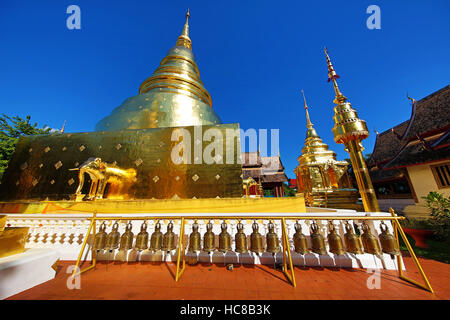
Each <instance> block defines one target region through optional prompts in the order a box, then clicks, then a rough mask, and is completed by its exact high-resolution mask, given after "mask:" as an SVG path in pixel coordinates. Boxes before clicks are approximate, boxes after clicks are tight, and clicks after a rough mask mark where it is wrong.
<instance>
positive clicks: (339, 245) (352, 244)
mask: <svg viewBox="0 0 450 320" xmlns="http://www.w3.org/2000/svg"><path fill="white" fill-rule="evenodd" d="M294 227H295V231H296V232H295V234H294V237H293V238H294V239H293V240H294V248H295V249H294V250H295V252H297V253H300V254H306V253H308V252H309V250H308V246H307V242H306V236H305V235H304V234H303V233H302V232H301V226H300V224H299V223H298V222H296V224H295V225H294ZM362 228H363V231H364V233H363V234H362V235H361V238H360V237H359V236H357V235H356V234H355V233H354V232H353V229H352V227H351V226H350V224H349V223H348V222H347V221H346V222H345V230H346V233H345V234H344V241H345V247H346V250H345V249H344V245H343V241H342V238H341V236H340V235H339V234H337V232H336V227H335V226H334V224H333V223H332V222H331V221H330V222H329V227H328V229H329V234H328V237H327V238H328V245H329V248H330V252H331V253H334V254H337V255H340V254H344V253H345V251H347V252H350V253H354V254H362V253H363V250H362V247H364V252H366V253H370V254H374V255H381V251H382V252H384V253H388V254H390V255H399V254H400V251H399V248H398V245H397V243H396V241H395V238H394V237H393V236H392V234H390V233H389V231H388V228H387V226H386V224H385V223H384V222H383V221H382V222H381V231H382V232H381V234H380V236H379V238H380V242H381V248H382V250H380V244H379V242H378V240H377V238H376V237H375V236H374V235H373V234H372V233H371V230H370V227H369V226H368V225H367V224H366V223H363V225H362ZM310 230H311V244H312V252H314V253H317V254H320V255H324V254H326V253H327V250H326V246H325V240H324V237H323V236H322V234H321V233H320V232H319V228H318V226H317V224H316V222H313V223H312V224H311V226H310ZM361 240H362V246H361Z"/></svg>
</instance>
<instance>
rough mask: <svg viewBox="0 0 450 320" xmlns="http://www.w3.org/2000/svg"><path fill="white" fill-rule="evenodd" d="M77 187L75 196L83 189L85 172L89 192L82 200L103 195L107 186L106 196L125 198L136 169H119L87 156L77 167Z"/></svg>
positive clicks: (127, 196) (94, 198)
mask: <svg viewBox="0 0 450 320" xmlns="http://www.w3.org/2000/svg"><path fill="white" fill-rule="evenodd" d="M69 170H78V171H79V172H78V180H79V183H78V187H77V190H76V191H75V196H80V195H81V191H82V190H83V186H84V181H85V174H88V175H89V177H90V179H91V181H92V182H91V186H90V188H89V193H88V194H87V195H86V196H85V197H84V198H83V200H96V199H103V198H104V197H105V189H106V186H108V196H107V197H108V198H115V199H126V198H129V195H128V191H129V189H130V187H131V185H132V184H133V183H134V182H135V180H136V170H135V169H133V168H131V169H121V168H119V167H117V166H115V165H111V164H108V163H106V162H103V161H102V159H101V158H89V159H88V160H87V161H85V162H84V163H83V164H81V165H80V166H79V167H78V168H74V169H69Z"/></svg>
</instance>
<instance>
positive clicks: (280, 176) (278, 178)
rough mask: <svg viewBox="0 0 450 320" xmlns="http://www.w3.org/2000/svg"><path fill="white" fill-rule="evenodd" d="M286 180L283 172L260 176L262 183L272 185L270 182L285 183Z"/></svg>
mask: <svg viewBox="0 0 450 320" xmlns="http://www.w3.org/2000/svg"><path fill="white" fill-rule="evenodd" d="M287 181H288V178H287V177H286V174H285V173H284V172H276V173H270V174H264V175H263V176H262V182H263V183H272V182H287Z"/></svg>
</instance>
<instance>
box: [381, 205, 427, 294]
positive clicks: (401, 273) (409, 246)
mask: <svg viewBox="0 0 450 320" xmlns="http://www.w3.org/2000/svg"><path fill="white" fill-rule="evenodd" d="M389 212H390V213H391V215H392V216H395V212H394V209H392V208H389ZM392 223H393V225H394V224H395V227H394V230H395V229H396V231H395V233H396V234H397V243H399V238H398V233H400V236H401V237H402V239H403V241H404V242H405V245H406V248H407V249H408V252H409V254H410V255H411V257H412V258H413V261H414V264H415V265H416V267H417V269H419V273H420V275H421V276H422V279H423V281H424V282H425V285H424V284H421V283H419V282H417V281H415V280H413V279H411V278H408V277H406V276H405V275H403V270H402V264H401V262H400V263H398V267H399V278H400V279H403V280H405V281H407V282H409V283H412V284H414V285H416V286H418V287H420V288H422V289H425V290H427V291H429V292H431V293H434V291H433V288H432V287H431V285H430V282H429V281H428V278H427V276H426V275H425V272H424V271H423V269H422V266H421V265H420V262H419V260H418V259H417V257H416V254H415V253H414V250H413V248H412V247H411V244H410V243H409V241H408V238H407V237H406V235H405V233H404V232H403V229H402V226H401V225H400V223H399V222H398V221H397V220H393V221H392ZM397 232H398V233H397ZM399 247H400V246H399ZM400 260H401V258H400V257H399V256H398V257H397V262H398V261H400Z"/></svg>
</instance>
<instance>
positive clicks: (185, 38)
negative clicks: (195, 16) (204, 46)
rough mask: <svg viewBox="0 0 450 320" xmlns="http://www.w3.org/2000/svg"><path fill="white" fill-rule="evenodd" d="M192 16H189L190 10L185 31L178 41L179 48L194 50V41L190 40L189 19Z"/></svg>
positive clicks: (187, 13) (187, 14)
mask: <svg viewBox="0 0 450 320" xmlns="http://www.w3.org/2000/svg"><path fill="white" fill-rule="evenodd" d="M190 16H191V15H190V14H189V9H188V11H187V12H186V22H185V24H184V27H183V31H182V32H181V35H180V36H179V37H178V39H177V43H176V44H175V45H176V46H179V47H186V48H188V49H192V41H191V38H189V17H190Z"/></svg>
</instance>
